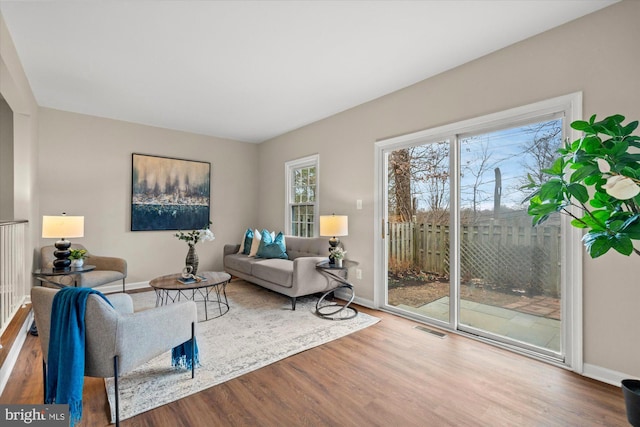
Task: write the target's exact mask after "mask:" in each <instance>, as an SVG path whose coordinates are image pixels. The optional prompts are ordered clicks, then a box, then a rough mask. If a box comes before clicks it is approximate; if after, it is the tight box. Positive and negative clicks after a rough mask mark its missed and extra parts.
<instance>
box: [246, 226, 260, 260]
mask: <svg viewBox="0 0 640 427" xmlns="http://www.w3.org/2000/svg"><path fill="white" fill-rule="evenodd" d="M260 240H262V233H260V230H258V229H255V230H253V242H251V251H250V252H249V256H250V257H255V256H256V254H257V253H258V246H260Z"/></svg>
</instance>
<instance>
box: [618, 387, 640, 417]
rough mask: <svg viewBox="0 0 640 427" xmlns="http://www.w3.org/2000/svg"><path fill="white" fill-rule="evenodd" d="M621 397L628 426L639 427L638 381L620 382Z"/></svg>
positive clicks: (639, 388)
mask: <svg viewBox="0 0 640 427" xmlns="http://www.w3.org/2000/svg"><path fill="white" fill-rule="evenodd" d="M622 395H623V396H624V403H625V408H626V409H627V419H628V420H629V424H631V425H632V426H634V427H637V426H640V380H622Z"/></svg>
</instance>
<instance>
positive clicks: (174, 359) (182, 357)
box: [171, 337, 200, 369]
mask: <svg viewBox="0 0 640 427" xmlns="http://www.w3.org/2000/svg"><path fill="white" fill-rule="evenodd" d="M191 347H194V348H193V355H194V357H193V358H192V357H191V351H192V349H191ZM198 353H199V352H198V342H197V341H196V338H195V337H193V346H192V345H191V340H189V341H186V342H183V343H182V344H180V345H179V346H177V347H174V348H173V349H172V350H171V365H172V366H175V367H178V368H188V369H191V365H192V364H193V363H195V366H200V355H199V354H198Z"/></svg>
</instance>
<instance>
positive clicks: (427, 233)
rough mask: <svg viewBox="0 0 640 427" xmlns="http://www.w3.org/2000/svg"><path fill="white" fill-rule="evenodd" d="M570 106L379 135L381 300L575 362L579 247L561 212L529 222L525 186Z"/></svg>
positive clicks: (546, 161)
mask: <svg viewBox="0 0 640 427" xmlns="http://www.w3.org/2000/svg"><path fill="white" fill-rule="evenodd" d="M549 110H551V111H549ZM566 117H567V112H566V111H565V110H564V109H561V108H559V109H557V111H554V110H553V109H552V108H551V109H546V110H545V111H543V112H536V113H532V114H529V116H526V115H523V114H519V115H517V116H516V117H514V118H510V117H506V118H503V119H501V120H493V121H487V122H480V123H478V124H475V123H474V125H473V126H470V125H468V123H465V125H464V126H460V127H459V128H458V129H457V128H456V127H455V126H449V127H447V128H446V129H439V130H438V131H437V132H431V133H429V132H424V133H422V134H418V135H412V136H409V137H405V138H397V139H395V140H391V141H385V142H384V143H383V144H380V149H379V153H378V162H379V168H380V169H379V174H380V178H379V183H380V184H379V185H380V191H381V198H380V200H381V206H380V208H381V210H380V212H381V215H380V216H381V221H382V223H383V224H382V225H383V232H382V233H381V236H380V243H379V247H380V249H379V251H378V252H379V253H380V258H381V260H382V261H383V265H384V268H383V269H382V270H381V280H379V282H378V283H379V284H378V286H379V288H380V287H381V288H382V293H381V300H382V304H381V305H382V306H384V307H385V308H386V309H388V310H389V311H392V312H397V313H399V314H402V315H405V316H408V317H412V318H416V319H418V320H422V321H424V322H426V323H431V324H434V325H436V326H441V327H444V328H448V329H452V330H458V331H462V332H465V333H469V334H473V335H475V336H478V337H481V338H482V339H487V340H492V341H495V342H497V343H500V344H502V345H506V346H509V347H514V348H519V349H521V350H522V351H524V352H527V353H533V354H537V355H539V356H541V357H545V358H550V359H552V360H556V361H560V362H565V359H566V355H567V352H568V351H569V344H570V343H571V342H572V340H571V336H569V335H570V334H571V331H572V329H571V328H570V327H569V326H570V323H571V322H570V316H569V317H567V313H572V311H573V307H574V305H573V301H572V296H573V295H574V292H573V291H572V289H569V288H567V286H566V284H567V283H568V277H569V276H570V274H571V270H572V269H573V270H575V265H574V264H575V262H574V261H575V254H572V252H571V250H573V249H572V248H569V247H566V246H565V244H564V242H565V241H566V236H565V234H566V228H567V227H565V225H564V223H563V222H562V220H561V218H559V217H558V218H551V219H550V220H548V221H547V222H546V223H545V224H544V226H539V227H536V228H533V227H532V226H531V218H530V217H529V215H528V214H527V203H526V202H525V199H526V196H527V195H528V193H527V191H526V190H523V189H522V187H523V186H524V185H525V184H526V183H527V182H528V180H529V179H534V180H541V179H542V176H543V174H544V172H543V171H544V169H546V168H549V167H550V166H551V161H552V159H553V158H554V157H555V154H556V150H557V149H558V148H559V147H560V146H561V144H562V143H563V140H564V137H565V135H567V131H568V129H567V127H568V122H567V120H566ZM577 252H579V251H577ZM567 261H568V262H567ZM565 264H568V265H565Z"/></svg>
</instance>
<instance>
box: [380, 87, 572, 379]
mask: <svg viewBox="0 0 640 427" xmlns="http://www.w3.org/2000/svg"><path fill="white" fill-rule="evenodd" d="M560 111H565V112H568V114H567V117H565V120H564V124H565V136H567V137H569V138H571V140H572V141H573V140H574V139H577V138H579V133H578V132H576V131H574V130H572V129H571V128H570V126H569V125H570V123H571V122H573V121H575V120H578V119H580V118H581V117H582V93H581V92H575V93H572V94H568V95H563V96H559V97H556V98H552V99H548V100H544V101H540V102H536V103H533V104H529V105H525V106H521V107H516V108H512V109H509V110H505V111H500V112H497V113H492V114H488V115H485V116H481V117H476V118H472V119H468V120H463V121H460V122H456V123H450V124H446V125H443V126H438V127H435V128H431V129H426V130H422V131H419V132H415V133H411V134H407V135H400V136H396V137H393V138H389V139H385V140H381V141H377V142H376V143H375V147H374V150H375V151H374V158H375V173H374V203H375V205H374V236H376V237H375V239H374V260H375V263H374V264H375V265H376V266H377V267H376V268H374V304H375V307H378V308H383V309H386V308H385V305H386V295H385V288H386V286H385V281H386V265H385V263H386V259H387V256H386V255H387V254H386V245H385V244H384V243H385V242H384V240H382V239H380V238H379V235H380V231H379V229H380V227H381V224H382V221H383V220H385V218H386V215H387V214H386V206H384V204H385V197H384V194H385V192H386V173H385V170H384V168H385V165H386V159H387V156H388V152H389V151H391V150H398V149H401V148H406V147H411V146H415V145H420V144H425V143H428V142H434V141H443V140H447V139H449V140H450V139H451V137H452V135H461V134H465V133H471V132H478V131H480V130H482V131H487V129H492V128H496V129H498V128H500V127H502V126H504V125H507V124H509V125H510V124H513V123H516V124H517V123H526V122H527V121H529V120H533V119H535V118H536V117H540V116H544V115H546V114H553V113H557V112H560ZM454 155H455V153H453V152H452V157H453V156H454ZM453 190H455V189H453V188H452V191H453ZM456 197H457V195H456ZM451 200H452V202H455V200H457V199H454V198H453V197H452V198H451ZM454 208H456V206H453V205H452V206H451V209H452V221H457V216H456V215H455V213H454V212H453V210H454ZM562 221H563V225H564V227H563V229H564V232H563V242H564V252H563V254H562V262H563V265H564V266H565V268H564V275H563V278H562V281H563V283H562V287H563V292H564V293H565V295H564V296H565V297H566V298H565V297H563V304H564V303H565V301H566V302H567V303H566V305H563V307H562V309H563V322H562V324H563V327H564V328H565V329H564V330H563V334H562V336H563V342H562V348H563V351H564V353H565V362H564V363H565V365H566V366H567V367H569V368H570V369H572V370H574V371H575V372H578V373H582V371H583V312H582V246H581V236H582V233H581V230H578V229H575V228H574V227H571V226H570V225H569V221H568V219H566V218H563V219H562ZM452 223H455V222H452ZM452 243H453V242H452ZM452 274H453V272H452ZM454 278H455V277H452V279H454ZM451 324H452V325H453V326H457V325H455V320H454V321H453V323H451ZM450 327H451V326H450ZM567 337H569V339H568V338H567Z"/></svg>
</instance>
